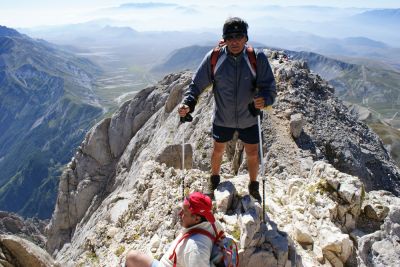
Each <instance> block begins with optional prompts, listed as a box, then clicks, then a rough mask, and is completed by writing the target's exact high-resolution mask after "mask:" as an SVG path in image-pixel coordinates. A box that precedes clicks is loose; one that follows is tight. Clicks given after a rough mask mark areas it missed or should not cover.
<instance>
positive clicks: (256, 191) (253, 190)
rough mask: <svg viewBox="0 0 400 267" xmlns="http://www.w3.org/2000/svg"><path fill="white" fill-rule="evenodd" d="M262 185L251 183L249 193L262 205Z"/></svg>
mask: <svg viewBox="0 0 400 267" xmlns="http://www.w3.org/2000/svg"><path fill="white" fill-rule="evenodd" d="M259 190H260V183H259V182H257V181H251V182H250V183H249V193H250V195H251V196H252V197H254V198H255V199H256V200H257V201H258V202H259V203H261V195H260V191H259Z"/></svg>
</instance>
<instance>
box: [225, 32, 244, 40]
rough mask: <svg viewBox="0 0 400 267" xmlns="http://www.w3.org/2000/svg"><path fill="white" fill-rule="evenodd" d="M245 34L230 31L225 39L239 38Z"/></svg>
mask: <svg viewBox="0 0 400 267" xmlns="http://www.w3.org/2000/svg"><path fill="white" fill-rule="evenodd" d="M244 37H245V35H244V34H243V33H232V34H228V35H226V36H225V38H224V39H225V41H232V40H241V39H242V38H244Z"/></svg>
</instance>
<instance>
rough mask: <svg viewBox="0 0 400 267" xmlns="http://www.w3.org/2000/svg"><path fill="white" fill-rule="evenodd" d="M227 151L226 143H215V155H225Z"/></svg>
mask: <svg viewBox="0 0 400 267" xmlns="http://www.w3.org/2000/svg"><path fill="white" fill-rule="evenodd" d="M224 151H225V143H218V142H215V141H214V147H213V154H218V155H220V154H223V153H224Z"/></svg>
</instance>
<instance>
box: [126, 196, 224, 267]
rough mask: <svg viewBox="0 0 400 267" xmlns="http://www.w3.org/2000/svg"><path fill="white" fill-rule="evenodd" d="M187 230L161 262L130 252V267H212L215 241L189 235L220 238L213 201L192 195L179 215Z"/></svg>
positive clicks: (127, 260)
mask: <svg viewBox="0 0 400 267" xmlns="http://www.w3.org/2000/svg"><path fill="white" fill-rule="evenodd" d="M179 217H180V222H181V225H182V227H183V229H182V231H181V233H180V234H179V235H178V236H177V237H176V238H175V240H174V241H173V242H172V243H171V245H170V247H169V249H168V251H167V252H166V253H165V254H164V256H163V257H162V258H161V260H160V261H157V260H155V259H153V258H152V257H150V256H148V255H146V254H144V253H142V252H140V251H130V252H128V254H127V256H126V262H125V266H126V267H173V266H176V267H194V266H196V267H210V266H211V264H210V258H211V250H212V246H213V242H212V240H211V239H210V238H209V237H208V236H206V235H204V234H193V235H190V236H188V237H186V238H185V234H187V233H188V232H190V231H191V230H193V229H201V230H205V231H207V232H208V233H210V234H211V235H212V236H216V233H217V232H218V233H219V232H220V231H221V226H220V225H219V224H218V223H217V222H216V221H215V218H214V215H213V214H212V202H211V199H210V198H209V197H208V196H206V195H203V194H202V193H200V192H194V193H192V194H190V195H189V196H188V197H186V198H185V200H184V201H183V203H182V209H181V211H180V213H179Z"/></svg>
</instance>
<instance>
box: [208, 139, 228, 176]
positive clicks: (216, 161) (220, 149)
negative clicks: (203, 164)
mask: <svg viewBox="0 0 400 267" xmlns="http://www.w3.org/2000/svg"><path fill="white" fill-rule="evenodd" d="M225 144H226V143H218V142H216V141H215V140H214V147H213V152H212V155H211V174H212V175H219V172H220V171H221V162H222V156H223V155H224V151H225Z"/></svg>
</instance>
